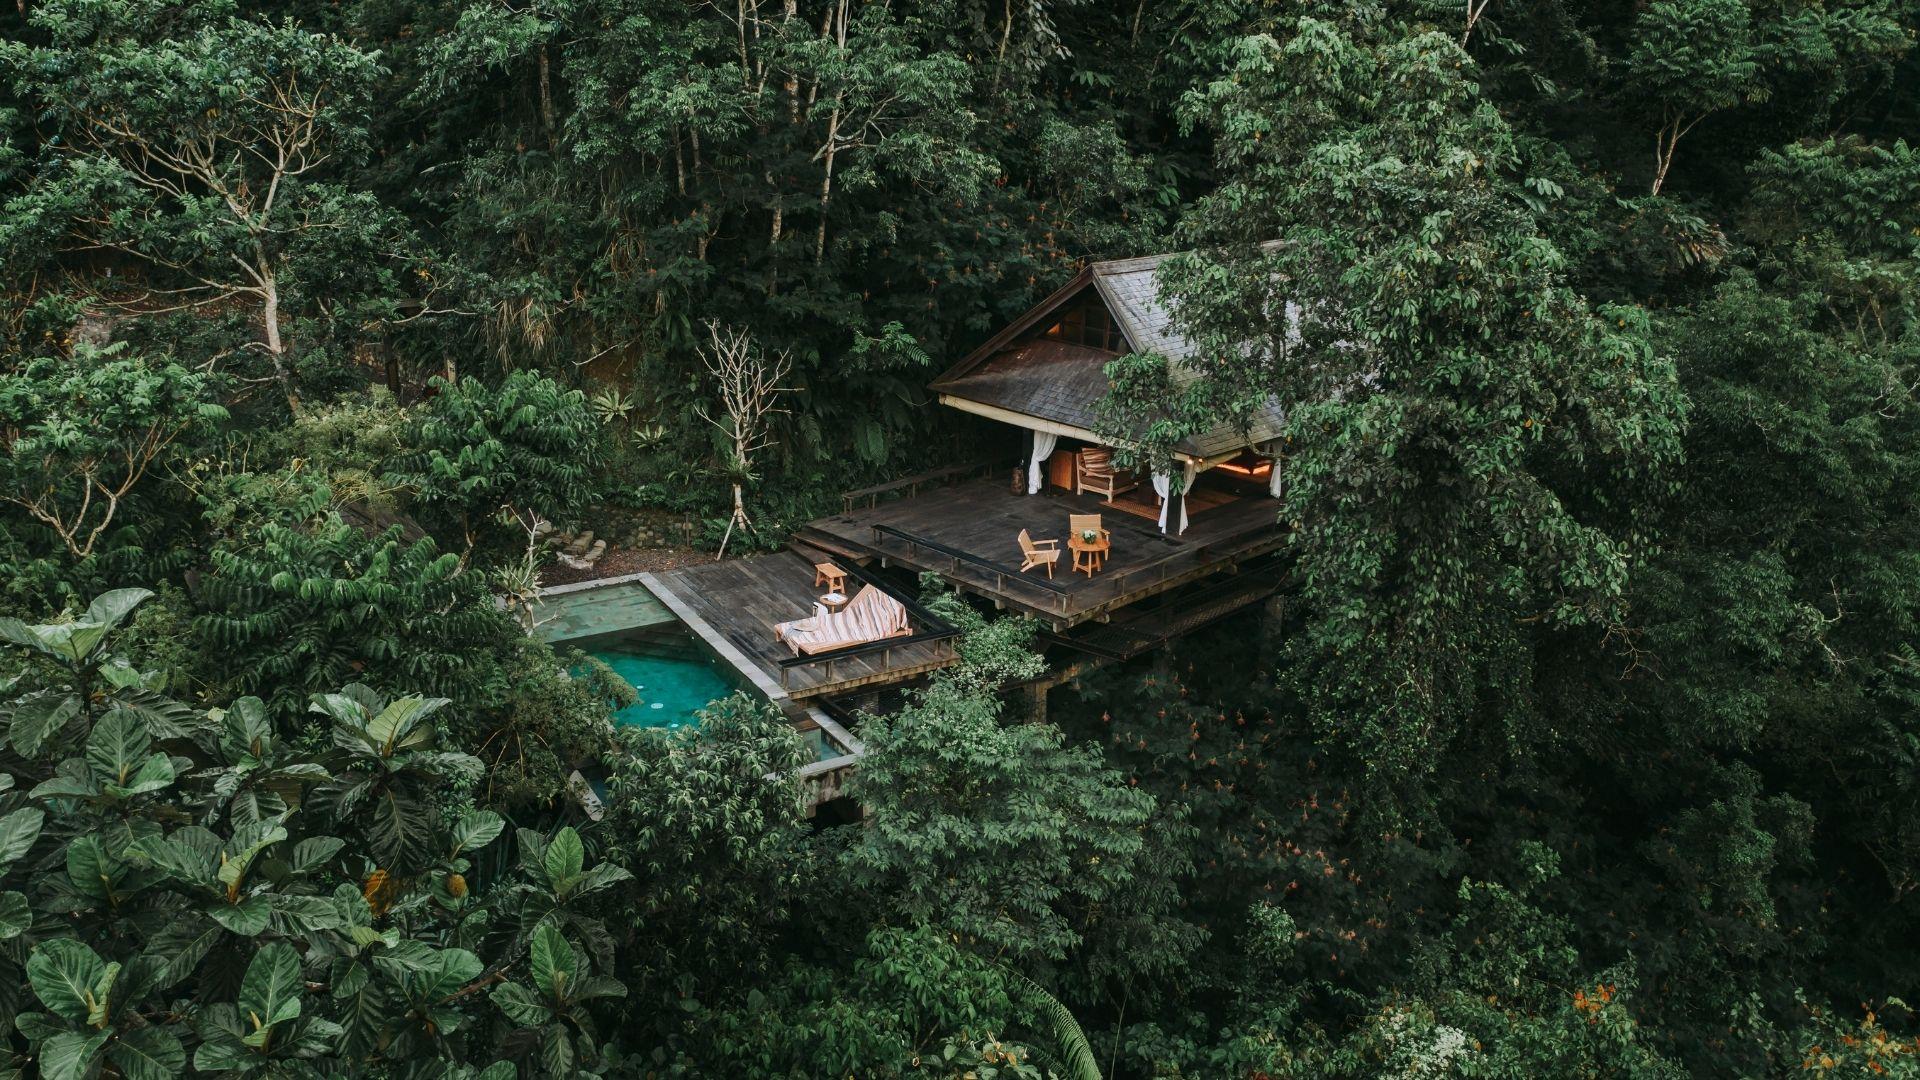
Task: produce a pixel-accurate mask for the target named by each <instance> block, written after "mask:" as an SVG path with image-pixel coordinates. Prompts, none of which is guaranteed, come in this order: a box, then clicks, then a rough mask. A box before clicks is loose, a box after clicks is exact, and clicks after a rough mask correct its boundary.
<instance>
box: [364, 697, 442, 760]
mask: <svg viewBox="0 0 1920 1080" xmlns="http://www.w3.org/2000/svg"><path fill="white" fill-rule="evenodd" d="M446 704H447V699H446V698H421V697H404V698H401V699H400V700H398V701H395V702H394V703H392V704H391V705H388V706H387V707H386V708H384V709H381V710H380V713H379V715H377V716H375V717H374V718H373V720H372V721H371V722H370V723H368V724H367V737H368V738H369V739H370V740H372V742H373V744H374V746H375V748H376V749H375V752H376V753H378V754H379V755H380V756H381V757H391V756H393V755H394V754H398V753H402V752H404V751H407V750H417V749H419V748H421V747H424V746H429V745H431V744H432V743H433V739H434V730H433V726H432V725H431V724H428V723H427V722H426V718H427V717H429V716H431V715H432V714H433V713H435V712H437V711H439V710H440V709H441V708H442V707H443V706H445V705H446Z"/></svg>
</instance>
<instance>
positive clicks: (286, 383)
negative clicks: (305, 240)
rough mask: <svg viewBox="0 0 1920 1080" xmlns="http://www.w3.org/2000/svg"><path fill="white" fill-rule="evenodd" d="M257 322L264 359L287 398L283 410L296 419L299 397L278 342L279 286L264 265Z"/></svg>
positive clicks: (289, 366) (285, 348)
mask: <svg viewBox="0 0 1920 1080" xmlns="http://www.w3.org/2000/svg"><path fill="white" fill-rule="evenodd" d="M260 320H261V322H262V323H263V324H264V326H263V329H264V330H265V331H266V335H267V359H269V360H270V361H272V362H273V377H274V379H275V380H276V381H277V382H279V384H280V392H281V393H283V394H285V395H287V408H288V409H289V410H291V411H292V413H293V415H295V416H299V415H300V393H299V391H298V390H296V389H295V388H294V385H293V369H292V365H291V364H289V363H288V361H287V346H286V342H284V341H282V340H281V339H280V285H279V282H277V281H276V280H274V276H273V271H272V270H270V269H268V268H267V267H266V266H265V264H264V263H263V264H262V265H261V266H260Z"/></svg>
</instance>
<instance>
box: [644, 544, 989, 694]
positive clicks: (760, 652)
mask: <svg viewBox="0 0 1920 1080" xmlns="http://www.w3.org/2000/svg"><path fill="white" fill-rule="evenodd" d="M643 580H645V581H646V584H647V587H648V588H650V589H651V590H653V592H654V594H655V595H656V596H658V597H659V598H660V600H661V601H662V602H663V603H665V604H666V606H667V607H668V608H670V609H672V611H673V613H674V614H675V615H677V616H679V618H680V620H681V621H682V622H684V623H686V624H687V627H688V628H689V629H691V630H692V631H693V632H694V633H695V634H697V635H699V636H700V638H701V639H702V640H704V641H705V642H706V643H707V645H708V646H709V647H710V648H712V649H713V650H714V652H716V653H718V654H719V655H720V658H721V659H722V660H725V661H726V662H727V663H728V664H730V665H732V666H733V667H734V668H736V669H737V670H739V671H740V673H741V674H742V675H743V676H745V677H746V678H747V679H749V680H750V681H752V682H753V684H754V685H755V687H757V688H758V689H759V690H760V692H761V693H763V694H765V695H766V696H767V697H768V698H769V699H770V700H772V701H773V702H774V704H776V705H779V706H781V707H782V708H783V709H785V710H788V711H791V709H790V708H789V706H790V704H793V703H799V702H805V701H807V700H809V699H813V698H819V697H825V696H828V695H832V694H838V693H843V692H845V691H848V690H852V689H855V688H857V687H863V686H873V685H884V684H890V683H897V682H903V681H905V680H907V679H911V678H914V677H916V676H919V675H921V674H924V673H926V672H929V671H933V670H935V669H937V668H943V667H946V666H947V665H949V664H951V663H953V662H954V660H955V658H956V657H955V653H954V649H953V643H952V642H951V641H950V640H939V641H919V642H912V643H908V644H904V645H898V646H892V647H889V648H886V649H884V650H880V651H875V652H871V653H868V654H865V655H860V656H848V657H843V658H839V659H833V658H831V656H830V654H828V656H827V658H825V659H822V660H821V661H819V662H817V663H811V664H804V665H799V666H784V667H783V666H782V664H781V661H783V660H790V659H792V658H793V651H792V650H791V649H789V648H787V647H786V646H785V645H782V644H781V643H780V642H778V641H776V640H774V636H773V628H774V625H775V624H776V623H783V622H787V621H789V620H792V619H799V618H804V617H805V616H806V615H807V613H808V612H810V611H812V610H813V605H814V602H815V601H816V600H817V599H818V598H819V595H820V590H819V589H817V588H815V587H814V584H813V564H812V563H811V562H809V561H807V560H806V559H803V558H801V557H800V556H799V555H796V554H794V553H792V552H782V553H781V554H778V555H762V556H756V557H753V558H747V559H728V560H726V561H724V562H713V563H702V564H700V565H697V566H688V567H682V568H680V569H678V570H663V571H661V572H659V573H654V574H646V575H643ZM849 585H850V586H851V585H853V583H851V582H850V583H849ZM933 629H944V628H935V627H928V626H923V625H920V623H919V621H916V622H915V624H914V626H913V630H914V631H915V632H916V633H919V632H923V631H928V630H933ZM902 640H904V639H902Z"/></svg>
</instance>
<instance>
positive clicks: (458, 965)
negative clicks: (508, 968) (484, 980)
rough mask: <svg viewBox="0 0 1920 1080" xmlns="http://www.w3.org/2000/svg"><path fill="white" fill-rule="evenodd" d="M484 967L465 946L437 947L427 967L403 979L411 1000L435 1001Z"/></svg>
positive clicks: (442, 997)
mask: <svg viewBox="0 0 1920 1080" xmlns="http://www.w3.org/2000/svg"><path fill="white" fill-rule="evenodd" d="M484 969H485V965H483V964H481V963H480V958H479V957H478V956H475V955H474V954H473V953H471V952H469V951H467V950H466V949H441V950H440V951H439V953H438V954H437V955H436V956H435V957H434V962H433V964H432V965H431V966H429V967H428V968H426V969H425V970H422V971H419V972H415V973H413V974H411V975H409V976H408V977H407V978H406V979H405V980H403V982H404V984H405V985H406V987H407V991H408V994H409V996H410V997H412V998H413V999H414V1000H415V1001H420V1002H432V1003H438V1002H439V1001H441V1000H442V999H444V998H445V997H446V996H447V995H449V994H451V993H453V992H454V991H456V990H459V989H460V988H461V987H463V986H465V985H466V984H467V983H468V982H470V981H471V980H473V979H474V978H476V977H478V976H479V974H480V972H481V971H482V970H484Z"/></svg>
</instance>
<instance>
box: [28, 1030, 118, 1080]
mask: <svg viewBox="0 0 1920 1080" xmlns="http://www.w3.org/2000/svg"><path fill="white" fill-rule="evenodd" d="M106 1044H107V1034H106V1032H104V1031H94V1032H89V1033H87V1034H85V1035H82V1034H79V1033H78V1032H72V1031H63V1032H61V1033H60V1034H58V1035H55V1036H54V1037H53V1038H51V1039H48V1040H47V1041H46V1042H44V1043H42V1044H41V1045H40V1076H41V1078H42V1080H82V1078H84V1077H86V1076H87V1075H89V1074H90V1073H91V1072H92V1070H93V1059H94V1058H95V1057H96V1056H98V1055H99V1053H100V1048H101V1047H103V1046H105V1045H106Z"/></svg>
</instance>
